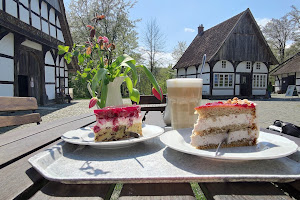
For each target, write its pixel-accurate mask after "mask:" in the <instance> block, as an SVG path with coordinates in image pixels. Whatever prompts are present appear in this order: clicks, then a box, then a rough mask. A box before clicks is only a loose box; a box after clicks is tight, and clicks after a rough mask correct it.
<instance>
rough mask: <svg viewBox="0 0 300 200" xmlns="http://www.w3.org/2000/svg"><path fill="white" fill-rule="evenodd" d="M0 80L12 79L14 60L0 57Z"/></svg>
mask: <svg viewBox="0 0 300 200" xmlns="http://www.w3.org/2000/svg"><path fill="white" fill-rule="evenodd" d="M0 63H1V64H0V72H5V73H0V81H14V60H13V59H10V58H3V57H0Z"/></svg>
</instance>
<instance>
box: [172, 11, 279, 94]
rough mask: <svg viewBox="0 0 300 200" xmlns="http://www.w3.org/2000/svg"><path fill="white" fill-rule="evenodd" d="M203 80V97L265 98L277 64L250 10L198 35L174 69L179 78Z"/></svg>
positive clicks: (201, 30)
mask: <svg viewBox="0 0 300 200" xmlns="http://www.w3.org/2000/svg"><path fill="white" fill-rule="evenodd" d="M204 54H206V56H207V59H206V63H205V66H204V69H203V73H202V76H201V78H202V79H203V93H202V94H203V96H204V97H208V98H210V97H225V96H226V97H232V96H240V97H241V96H242V97H247V98H250V97H253V96H265V95H266V88H267V83H268V74H269V67H270V65H274V64H277V63H278V61H277V60H276V58H275V56H274V55H273V53H272V51H271V49H270V47H269V46H268V44H267V42H266V40H265V38H264V36H263V34H262V32H261V31H260V28H259V26H258V25H257V23H256V21H255V19H254V17H253V15H252V13H251V11H250V10H249V9H247V10H245V11H244V12H241V13H240V14H238V15H236V16H234V17H232V18H230V19H228V20H226V21H224V22H222V23H220V24H218V25H216V26H214V27H212V28H210V29H208V30H206V31H204V27H203V26H202V25H201V26H199V27H198V34H197V35H196V37H195V38H194V40H193V41H192V43H191V44H190V45H189V47H188V48H187V49H186V51H185V52H184V54H183V55H182V57H181V58H180V59H179V61H178V62H177V64H176V65H175V66H174V67H173V69H176V70H177V77H179V78H186V77H193V78H195V77H196V78H199V76H200V71H201V69H200V68H201V65H202V64H201V63H202V58H203V55H204Z"/></svg>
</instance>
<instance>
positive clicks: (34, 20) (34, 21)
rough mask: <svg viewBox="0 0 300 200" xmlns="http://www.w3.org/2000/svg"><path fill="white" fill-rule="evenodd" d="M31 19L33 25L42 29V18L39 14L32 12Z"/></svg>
mask: <svg viewBox="0 0 300 200" xmlns="http://www.w3.org/2000/svg"><path fill="white" fill-rule="evenodd" d="M31 21H32V26H33V27H35V28H37V29H39V30H41V21H40V18H39V17H38V16H37V15H35V14H33V13H31Z"/></svg>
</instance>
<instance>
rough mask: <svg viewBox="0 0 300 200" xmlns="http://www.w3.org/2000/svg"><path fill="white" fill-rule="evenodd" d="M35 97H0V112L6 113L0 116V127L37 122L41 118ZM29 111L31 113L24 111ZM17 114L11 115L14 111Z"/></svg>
mask: <svg viewBox="0 0 300 200" xmlns="http://www.w3.org/2000/svg"><path fill="white" fill-rule="evenodd" d="M37 109H38V105H37V101H36V98H34V97H0V112H4V113H5V114H7V115H2V114H1V116H0V127H6V126H14V125H22V124H29V123H37V124H39V123H40V122H41V121H42V119H41V116H40V114H39V113H35V110H37ZM25 111H31V112H32V113H29V114H28V113H24V112H25ZM15 112H17V113H16V114H18V115H11V113H15Z"/></svg>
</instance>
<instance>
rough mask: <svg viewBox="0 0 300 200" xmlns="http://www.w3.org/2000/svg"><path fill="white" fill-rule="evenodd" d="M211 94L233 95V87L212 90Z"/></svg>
mask: <svg viewBox="0 0 300 200" xmlns="http://www.w3.org/2000/svg"><path fill="white" fill-rule="evenodd" d="M212 95H216V96H219V95H220V96H222V95H233V89H232V90H214V89H213V90H212Z"/></svg>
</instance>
